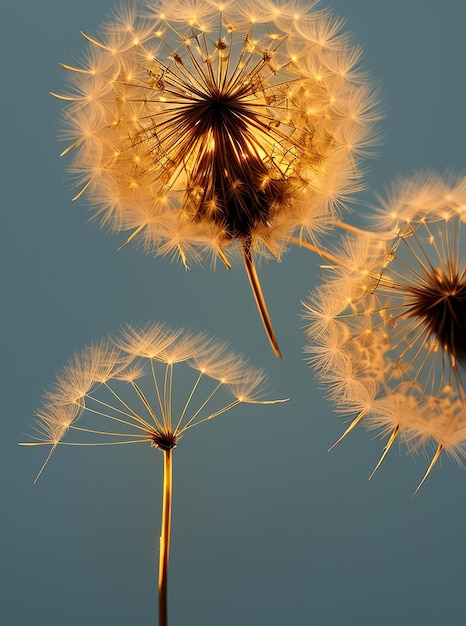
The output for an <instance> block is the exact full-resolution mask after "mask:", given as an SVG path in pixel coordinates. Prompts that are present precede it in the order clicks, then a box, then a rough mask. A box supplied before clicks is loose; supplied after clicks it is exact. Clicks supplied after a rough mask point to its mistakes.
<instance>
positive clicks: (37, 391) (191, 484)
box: [0, 0, 466, 626]
mask: <svg viewBox="0 0 466 626" xmlns="http://www.w3.org/2000/svg"><path fill="white" fill-rule="evenodd" d="M112 6H113V3H112V2H111V1H110V0H105V1H102V0H101V1H99V3H96V2H95V1H91V0H81V2H70V1H69V0H49V1H48V2H47V3H37V2H35V1H33V0H24V1H23V2H17V1H16V0H4V1H3V4H2V8H1V9H0V13H1V16H2V25H3V28H2V31H3V32H2V37H1V40H0V41H1V43H0V46H1V47H2V50H1V54H0V65H1V75H2V80H3V83H2V85H3V88H2V97H1V99H0V107H1V109H2V119H3V125H2V126H3V129H2V146H3V152H2V157H1V158H2V168H1V172H2V181H3V184H2V188H3V202H2V218H1V220H2V225H3V227H2V235H3V236H2V244H1V247H0V254H1V257H2V258H1V267H2V275H3V279H2V280H3V283H4V285H3V288H2V292H3V304H2V323H3V329H4V330H3V336H2V363H1V367H2V375H1V380H2V382H3V390H2V400H3V403H2V404H3V409H2V423H3V425H4V434H3V436H2V441H1V446H2V452H1V457H0V458H1V460H0V463H1V476H2V481H1V489H2V503H3V506H2V514H1V517H0V526H1V530H2V533H1V537H2V548H1V549H2V559H1V568H2V569H1V573H0V576H1V580H0V582H1V584H0V588H1V590H2V596H3V597H2V599H1V602H0V621H1V622H2V623H4V624H6V625H8V626H26V625H29V624H40V625H42V624H47V626H63V625H64V624H66V626H82V625H84V624H86V626H106V625H107V624H108V625H110V624H111V625H112V626H119V625H121V626H123V625H125V626H127V625H128V624H138V625H143V624H153V623H155V620H156V580H157V541H158V540H157V537H158V532H159V525H160V503H159V500H160V490H161V476H162V457H161V455H160V454H159V453H158V452H157V451H155V450H153V449H150V448H149V447H147V448H145V447H137V446H133V447H132V446H123V447H119V448H102V449H96V448H63V449H60V450H58V451H57V453H56V454H55V456H54V458H53V459H52V461H51V463H50V465H49V466H48V467H47V469H46V472H45V473H44V475H43V477H42V479H41V480H40V482H39V483H38V484H37V485H35V486H34V485H33V482H32V481H33V479H34V476H35V474H36V473H37V470H38V469H39V467H40V465H41V463H42V460H43V457H44V449H36V448H33V449H31V448H20V447H18V446H17V442H18V441H20V440H24V439H25V435H24V433H25V432H28V431H29V429H30V426H29V425H30V423H31V420H32V415H33V412H34V410H35V409H36V408H37V406H38V405H39V404H40V401H41V396H42V391H43V389H44V388H45V387H47V386H48V385H49V384H50V382H51V381H52V380H53V377H54V374H55V372H56V370H57V369H59V368H60V367H61V365H63V364H64V363H65V362H66V361H67V359H68V357H70V356H71V355H72V354H73V353H74V351H76V350H78V349H79V348H80V347H81V346H83V345H84V344H87V343H89V342H90V341H93V340H97V339H99V338H100V337H101V336H102V335H104V334H107V333H108V332H113V331H116V330H117V329H118V328H119V327H120V326H121V325H122V324H123V323H124V322H126V321H130V322H136V323H145V322H147V321H151V320H159V321H162V322H166V323H168V324H171V325H175V326H187V327H190V328H192V329H194V330H207V331H209V333H211V334H213V335H216V336H218V337H221V338H225V339H228V340H230V341H231V343H232V345H233V346H234V348H235V349H236V350H238V351H242V352H244V353H245V354H247V355H248V356H249V357H250V358H251V361H252V362H254V363H256V364H257V365H260V366H262V367H263V368H264V369H265V370H266V371H267V372H268V373H269V379H270V389H271V390H273V393H274V394H275V395H276V397H283V396H289V397H290V398H291V400H290V402H289V403H288V404H287V405H277V406H274V407H250V408H248V407H242V409H243V410H238V411H237V412H236V413H228V414H226V415H225V416H223V417H221V418H219V419H218V420H217V421H214V422H212V423H210V424H208V425H206V426H205V428H201V427H200V428H199V429H195V430H194V431H192V432H191V433H189V434H188V435H186V437H185V438H184V439H183V441H182V442H181V444H180V445H179V447H178V448H177V449H176V451H175V458H174V473H175V475H174V489H175V494H174V495H175V502H174V511H173V531H172V532H173V536H172V539H173V543H172V552H171V564H170V581H169V589H170V614H171V617H172V624H173V625H180V626H181V625H183V624H189V625H190V626H197V625H202V626H210V625H212V626H214V625H215V626H216V625H218V624H220V623H221V624H223V625H224V626H236V625H237V624H251V625H254V626H256V625H261V626H262V625H266V626H278V625H280V626H281V625H282V624H287V623H289V624H296V625H298V624H299V625H301V624H303V625H307V624H318V625H319V626H337V625H338V626H339V625H341V624H349V625H353V624H354V625H356V624H357V625H358V626H372V625H373V624H377V626H391V625H392V624H393V623H400V621H401V623H405V624H422V625H423V626H433V625H434V624H435V625H436V624H449V625H450V626H455V625H460V624H463V623H464V569H465V563H464V558H465V557H464V555H465V552H466V539H465V532H464V519H465V517H466V499H465V497H464V493H465V490H466V472H465V471H464V469H462V468H460V467H458V466H457V465H455V464H453V463H451V462H449V461H448V460H446V459H445V460H443V461H442V463H441V464H440V465H439V466H438V467H436V468H435V470H434V472H433V473H432V476H431V477H430V478H429V480H428V482H427V483H426V484H425V485H424V487H423V488H422V490H421V492H420V493H419V495H418V496H417V497H416V498H415V499H414V500H412V499H411V497H410V495H411V493H412V491H413V489H414V487H415V486H416V484H417V482H418V481H419V479H420V477H421V476H422V474H423V472H424V470H425V467H426V460H425V459H423V458H412V457H409V456H406V455H404V454H403V450H402V451H401V454H400V453H399V451H398V450H397V449H394V450H392V451H391V453H390V455H389V457H388V458H387V460H386V461H385V463H384V465H383V466H382V468H381V469H380V470H379V472H378V474H377V475H376V477H375V478H374V479H373V480H372V481H371V482H368V481H367V477H368V475H369V474H370V472H371V470H372V468H373V466H374V465H375V463H376V462H377V460H378V458H379V456H380V453H381V450H382V447H383V444H382V443H381V442H380V441H379V440H377V439H374V438H373V436H372V435H371V434H368V433H367V432H364V431H362V430H361V431H358V432H356V433H355V434H353V435H351V437H349V438H347V440H346V441H344V442H343V443H342V444H341V445H340V446H339V447H338V448H337V449H335V450H334V451H333V452H332V453H330V454H329V453H327V451H326V450H327V448H328V447H329V445H331V444H332V443H333V441H334V440H335V439H336V438H337V437H338V436H339V434H340V433H341V432H342V428H343V426H342V424H341V422H339V419H338V417H337V416H336V415H335V414H334V413H333V412H332V407H331V405H330V404H329V403H328V402H327V401H326V400H325V399H324V398H323V393H322V390H321V389H319V386H318V384H317V383H316V382H315V381H314V379H313V376H312V373H311V371H310V369H309V367H308V366H307V364H306V363H305V362H304V358H303V353H302V349H303V343H304V337H303V333H302V326H303V321H302V320H301V319H300V312H301V305H300V300H302V299H304V298H305V297H306V294H307V293H308V291H309V290H310V289H311V288H312V287H313V286H314V285H315V284H316V282H318V280H319V269H318V262H317V259H316V258H315V257H312V256H310V255H309V254H308V253H306V252H305V251H304V250H292V251H290V252H289V254H287V255H286V256H285V257H284V258H283V260H282V262H281V263H276V262H269V263H264V264H262V265H261V267H260V268H259V269H260V275H261V279H262V283H263V288H264V290H265V292H266V296H267V301H268V303H269V307H270V311H271V314H272V317H273V321H274V325H275V328H276V332H277V335H278V338H279V340H280V345H281V346H282V348H283V353H284V359H283V361H281V362H280V361H278V360H276V359H274V357H273V355H272V352H271V350H270V348H269V346H268V344H267V341H266V338H265V335H264V333H263V331H262V328H261V323H260V320H259V319H258V316H257V313H256V311H255V307H254V303H253V301H252V296H251V294H250V289H249V285H248V282H247V279H246V277H245V275H244V270H243V269H242V267H241V266H240V265H238V266H235V267H234V268H233V270H232V271H231V272H229V273H228V272H227V271H226V270H224V268H223V267H221V266H220V265H219V266H218V267H217V269H216V271H215V272H213V271H211V270H210V269H209V268H208V267H206V268H200V267H195V266H194V267H193V268H192V269H191V270H190V271H189V272H186V271H185V270H184V269H183V268H182V267H181V266H180V264H177V263H170V260H169V259H168V258H151V257H148V256H144V255H143V254H142V253H141V252H139V251H137V250H135V249H132V248H131V247H130V246H128V247H126V248H125V249H124V250H122V251H121V252H117V251H116V249H117V247H118V245H119V243H121V241H120V240H119V239H118V238H117V237H114V236H112V235H109V234H108V233H106V232H104V231H102V230H100V229H99V227H98V226H97V225H96V224H95V223H91V222H89V221H88V217H89V214H88V212H87V207H86V202H85V200H84V199H81V200H80V201H78V202H76V203H73V204H72V203H71V197H72V190H71V188H70V185H69V181H67V179H66V176H65V174H64V165H65V163H64V161H63V160H60V159H59V158H58V154H59V152H60V151H61V148H62V146H61V145H60V144H59V142H58V141H57V140H56V136H57V128H58V124H57V120H58V117H59V112H60V109H61V104H60V102H59V101H57V100H54V99H53V98H52V97H51V96H50V95H49V91H59V90H60V88H61V87H62V86H63V83H64V76H63V71H62V70H61V69H60V67H59V66H58V61H63V62H70V63H72V62H73V61H75V60H76V59H77V58H79V56H80V53H81V51H82V50H83V47H84V45H83V41H82V38H81V36H80V35H79V31H80V30H83V31H86V32H95V30H96V27H97V26H98V24H99V23H101V22H102V21H103V19H104V17H105V15H106V14H108V12H109V10H110V9H111V7H112ZM329 6H330V7H331V8H332V9H333V11H334V13H336V14H337V15H339V16H341V17H344V18H346V20H347V28H349V29H350V30H351V31H352V32H353V34H354V41H355V42H357V43H360V44H362V45H363V46H364V48H365V55H364V59H365V66H366V67H367V68H368V69H369V70H370V72H371V73H372V76H373V78H374V80H375V81H376V82H379V83H380V84H381V85H382V96H383V103H384V109H385V114H386V117H385V119H384V120H383V121H382V122H381V124H380V128H381V131H382V134H383V138H384V139H383V143H382V144H381V145H380V148H379V157H378V159H375V160H374V159H372V160H371V161H368V162H367V165H368V169H369V171H368V176H367V182H368V185H369V188H370V190H369V191H368V192H367V193H365V194H362V195H361V197H360V198H359V202H358V203H355V205H354V210H355V211H357V210H358V207H360V206H362V204H363V203H365V202H370V200H371V198H372V197H373V194H374V193H377V192H383V187H384V185H388V184H389V183H390V181H391V180H392V179H393V178H394V177H395V176H396V175H398V174H403V175H409V174H410V173H412V172H413V171H415V170H418V169H426V168H428V169H436V170H438V171H440V172H444V171H445V170H446V169H448V168H452V169H453V170H455V171H458V172H462V171H464V169H465V166H466V163H465V145H466V121H465V116H464V109H465V101H466V78H465V61H466V40H465V38H464V24H465V23H466V5H465V4H464V3H463V2H462V1H461V0H443V2H441V3H439V2H437V1H436V0H392V1H391V2H385V1H382V0H351V2H348V1H345V0H333V2H331V3H329Z"/></svg>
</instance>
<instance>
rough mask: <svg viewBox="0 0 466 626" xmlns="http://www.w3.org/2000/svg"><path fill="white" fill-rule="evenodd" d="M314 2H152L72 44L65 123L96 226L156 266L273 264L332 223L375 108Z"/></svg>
mask: <svg viewBox="0 0 466 626" xmlns="http://www.w3.org/2000/svg"><path fill="white" fill-rule="evenodd" d="M316 4H317V3H316V2H311V3H309V2H295V1H293V2H284V3H281V2H268V1H265V0H261V1H260V2H256V3H255V6H254V9H251V8H250V6H249V3H247V2H246V1H245V0H239V1H235V2H227V1H226V2H222V3H215V2H209V1H207V0H170V1H168V0H162V1H160V2H156V3H155V4H151V6H150V7H148V8H147V9H145V10H144V11H142V10H141V8H140V7H139V6H138V5H137V4H136V5H134V7H132V8H131V9H124V8H122V9H120V10H118V11H117V12H116V14H115V16H114V17H113V18H112V20H111V21H110V22H109V23H108V24H105V25H104V26H103V27H102V29H101V33H100V34H99V36H96V37H95V38H94V37H90V36H87V35H86V36H85V37H86V40H87V44H88V51H87V53H86V59H85V62H84V63H83V68H84V69H83V71H69V72H68V74H69V75H68V79H69V83H70V85H71V93H70V95H69V96H66V101H67V102H68V107H67V109H66V113H65V119H64V124H63V125H64V132H65V134H66V135H68V136H72V137H73V138H74V139H73V143H72V145H71V146H70V151H71V153H72V154H73V155H74V158H73V162H72V165H71V169H72V171H74V172H75V173H76V174H77V175H78V178H79V184H81V186H82V188H84V187H85V193H86V194H87V195H88V197H89V198H90V201H91V203H92V204H93V205H94V206H95V210H96V214H97V216H98V218H99V219H100V220H101V221H102V223H103V224H104V225H106V226H107V227H109V228H110V229H111V230H113V231H114V232H121V231H122V230H127V229H128V230H129V229H131V230H132V231H134V232H135V233H136V234H135V235H134V237H133V238H134V239H135V240H136V241H137V240H140V241H141V242H142V244H143V246H144V248H145V249H146V250H148V251H150V252H151V253H156V254H165V253H167V252H173V251H175V252H177V251H178V252H179V254H180V255H183V254H184V255H186V252H190V251H192V250H194V254H196V252H195V250H196V249H197V250H198V254H204V253H205V251H206V250H207V249H208V248H209V246H210V249H211V252H212V253H214V254H215V253H216V252H217V251H218V249H219V247H220V248H221V249H222V250H223V249H224V248H230V247H235V245H237V244H240V245H243V244H245V243H246V244H247V246H248V247H249V249H251V248H252V251H253V252H254V253H255V254H263V253H264V252H265V251H268V253H272V254H277V255H278V254H280V252H281V250H282V249H283V242H285V241H286V239H287V238H288V237H289V235H290V234H291V233H292V231H293V230H295V229H297V228H300V229H304V230H305V229H307V230H308V231H309V232H310V233H314V234H315V233H316V232H319V230H320V229H321V228H322V227H323V224H324V223H325V222H326V223H329V222H331V221H332V220H333V219H334V216H335V212H336V210H337V209H338V208H341V206H343V205H344V203H345V202H346V200H347V199H349V196H350V195H351V194H352V193H353V192H354V189H355V185H356V183H357V181H360V179H361V176H362V171H361V170H360V168H359V164H358V158H357V155H358V153H360V152H361V151H363V150H364V149H365V147H366V146H367V145H368V144H370V143H371V137H373V135H374V133H373V127H374V122H375V120H376V117H377V116H376V115H374V114H373V111H374V103H375V100H376V97H375V95H374V92H373V91H371V90H370V89H368V88H367V86H366V83H367V76H365V75H363V74H361V75H358V63H359V58H360V56H361V50H360V48H359V47H354V46H352V45H351V44H350V43H349V40H348V37H346V36H343V35H342V34H341V32H340V31H341V21H339V20H335V19H334V18H332V17H331V16H330V15H329V14H328V13H326V12H324V11H319V10H317V11H316V10H315V5H316ZM65 68H68V66H65ZM68 69H70V68H68ZM317 76H318V78H316V77H317ZM86 119H91V120H93V123H92V133H91V136H90V135H89V131H88V130H86V125H85V120H86ZM342 145H345V146H346V148H345V150H342V149H341V146H342ZM115 155H118V158H115ZM329 172H330V173H329ZM161 185H162V186H163V187H164V190H165V194H166V196H167V197H168V198H169V202H167V203H166V204H165V205H162V204H160V203H157V202H155V201H154V198H155V196H156V195H157V193H159V191H160V186H161ZM115 198H118V201H115ZM316 211H317V213H318V215H319V219H316ZM138 214H139V215H144V216H153V220H152V223H154V224H155V223H156V226H154V227H153V228H148V227H147V224H148V221H149V220H148V219H141V220H140V221H139V223H138V222H137V219H136V216H137V215H138ZM179 224H183V228H184V230H185V234H184V241H183V243H182V244H180V243H179V242H178V241H176V237H174V236H173V232H174V231H175V232H176V231H177V230H178V229H179ZM136 231H137V232H136ZM175 242H176V243H175Z"/></svg>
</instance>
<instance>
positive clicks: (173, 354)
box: [22, 324, 284, 626]
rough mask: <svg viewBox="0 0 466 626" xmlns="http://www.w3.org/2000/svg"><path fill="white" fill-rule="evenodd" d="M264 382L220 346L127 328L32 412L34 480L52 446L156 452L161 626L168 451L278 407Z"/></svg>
mask: <svg viewBox="0 0 466 626" xmlns="http://www.w3.org/2000/svg"><path fill="white" fill-rule="evenodd" d="M182 364H184V366H185V367H184V368H183V367H181V368H180V369H178V367H177V366H179V365H182ZM175 368H176V369H177V371H176V379H175ZM264 380H265V376H264V373H263V372H262V371H261V370H258V369H255V368H253V367H251V365H249V363H248V362H247V361H246V359H245V358H244V357H242V356H239V355H236V354H234V353H232V352H231V351H230V350H229V348H228V346H227V344H224V343H223V344H222V343H219V342H215V341H212V340H210V339H208V338H207V337H206V336H205V335H203V334H193V333H189V332H186V331H184V330H173V329H170V328H167V327H165V326H163V325H162V324H150V325H148V326H146V327H145V328H135V327H132V326H127V327H125V328H124V329H123V330H122V331H121V334H120V336H119V337H117V338H108V339H105V340H103V341H102V342H100V343H99V344H96V345H92V346H88V347H86V348H84V349H83V350H82V351H81V352H80V353H79V354H76V355H75V357H74V358H73V359H72V360H71V361H70V362H69V363H68V365H66V366H65V367H64V368H63V370H62V371H61V372H60V373H59V374H58V376H57V378H56V380H55V383H54V385H53V387H52V388H51V389H50V390H49V391H47V392H46V393H45V400H44V403H43V406H42V407H41V408H40V409H39V410H38V411H37V414H36V415H37V417H36V424H35V431H36V435H35V436H34V437H33V439H35V441H33V442H30V443H24V444H22V445H27V446H50V452H49V454H48V456H47V458H46V460H45V463H44V464H43V466H42V468H41V469H40V471H39V474H38V475H37V478H36V480H37V479H38V478H39V476H40V475H41V474H42V472H43V470H44V468H45V466H46V465H47V463H48V461H49V460H50V457H51V456H52V454H53V452H54V451H55V450H56V448H57V447H58V446H59V445H71V446H98V445H124V444H135V443H145V444H149V445H151V446H153V447H154V448H157V449H159V450H161V451H162V452H163V456H164V479H163V502H162V530H161V536H160V557H159V582H158V590H159V591H158V593H159V624H160V626H164V625H166V624H167V612H168V611H167V608H168V607H167V579H168V556H169V546H170V520H171V501H172V451H173V449H174V448H175V447H176V445H177V444H178V442H179V441H180V439H181V438H182V437H183V435H184V434H185V433H186V432H187V431H189V430H190V429H192V428H194V427H196V426H198V425H200V424H202V423H204V422H207V421H209V420H211V419H213V418H215V417H218V416H220V415H222V414H223V413H226V412H227V411H230V410H231V409H233V408H234V407H236V406H238V405H240V404H242V403H249V404H275V403H276V402H284V400H264V399H262V393H263V388H264V386H263V384H264ZM181 382H182V383H183V384H184V383H185V382H186V383H188V382H189V387H188V388H187V390H181V391H177V384H178V385H181ZM73 435H75V439H73V438H72V436H73Z"/></svg>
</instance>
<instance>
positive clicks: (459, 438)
mask: <svg viewBox="0 0 466 626" xmlns="http://www.w3.org/2000/svg"><path fill="white" fill-rule="evenodd" d="M380 204H381V206H380V207H379V208H378V218H377V221H378V224H379V226H380V227H381V229H382V230H383V231H384V232H385V237H384V238H382V237H381V238H380V240H377V239H376V238H373V237H372V238H369V237H366V238H364V237H363V236H362V235H360V236H357V235H354V236H352V237H348V238H347V239H346V240H345V241H344V243H343V245H342V247H343V249H344V250H345V251H346V258H344V257H343V256H341V255H336V256H335V257H334V266H333V268H331V269H330V270H329V271H328V278H327V280H326V282H325V283H324V284H323V285H322V286H321V287H319V288H318V289H317V290H316V292H315V293H314V294H313V295H311V297H310V298H309V300H308V302H307V303H306V305H305V306H306V317H307V318H308V319H309V320H310V324H309V326H308V328H307V333H308V337H309V339H311V341H312V342H313V345H312V346H311V347H310V348H309V351H310V353H311V354H312V357H311V361H312V362H313V363H314V364H315V366H316V368H317V369H318V371H319V375H320V378H321V379H322V380H323V381H325V382H326V383H327V384H328V385H329V386H330V387H329V388H330V396H331V398H332V399H333V400H334V401H335V402H336V404H337V406H338V410H340V411H344V412H353V411H354V412H356V413H357V417H356V418H355V419H354V421H353V422H352V423H351V424H350V426H349V428H348V429H347V431H346V432H345V435H346V434H347V433H348V432H349V431H351V430H352V429H353V428H354V427H355V426H356V425H357V424H359V423H362V424H365V425H366V426H367V427H368V428H378V429H381V430H382V433H386V434H387V435H388V441H387V444H386V446H385V449H384V453H383V455H382V458H381V459H380V462H379V463H378V465H377V467H378V466H379V465H380V463H381V462H382V460H383V459H384V458H385V455H386V454H387V452H388V450H389V448H390V447H391V445H392V444H393V443H394V441H395V440H399V441H402V442H404V443H406V444H407V445H408V448H409V449H410V450H413V449H416V448H418V447H419V446H426V445H428V444H429V443H431V442H432V443H434V446H435V452H434V454H433V457H432V460H431V462H430V465H429V467H428V469H427V472H426V473H425V475H424V478H423V479H422V481H421V483H420V485H421V484H422V483H423V482H424V480H425V479H426V478H427V476H428V475H429V473H430V472H431V470H432V468H433V466H434V465H435V463H436V462H437V460H438V458H439V457H440V455H441V453H442V451H444V450H445V451H446V452H447V453H448V454H449V455H451V456H452V457H454V458H456V459H458V460H460V458H461V457H464V456H465V455H466V403H465V400H466V395H465V382H466V379H465V365H466V248H465V247H464V241H462V237H463V239H464V224H465V218H466V178H459V177H454V176H452V175H450V176H448V177H445V178H441V177H440V176H438V175H436V174H419V175H417V176H415V177H413V178H412V179H410V180H400V181H398V182H397V184H395V185H394V186H393V189H392V191H391V193H390V194H389V197H388V199H387V200H382V201H381V203H380ZM390 234H391V235H392V236H393V237H394V238H392V239H390V236H389V235H390ZM356 249H357V250H358V251H359V254H358V255H353V254H352V253H353V252H354V250H356ZM350 257H353V259H354V263H351V262H348V259H349V258H350ZM343 436H344V435H343ZM377 467H376V469H377ZM374 471H375V470H374ZM420 485H419V486H420ZM418 488H419V487H418Z"/></svg>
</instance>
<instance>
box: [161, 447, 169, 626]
mask: <svg viewBox="0 0 466 626" xmlns="http://www.w3.org/2000/svg"><path fill="white" fill-rule="evenodd" d="M171 507H172V450H164V451H163V496H162V528H161V533H160V557H159V626H167V624H168V602H167V582H168V557H169V553H170V524H171Z"/></svg>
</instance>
